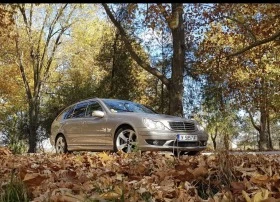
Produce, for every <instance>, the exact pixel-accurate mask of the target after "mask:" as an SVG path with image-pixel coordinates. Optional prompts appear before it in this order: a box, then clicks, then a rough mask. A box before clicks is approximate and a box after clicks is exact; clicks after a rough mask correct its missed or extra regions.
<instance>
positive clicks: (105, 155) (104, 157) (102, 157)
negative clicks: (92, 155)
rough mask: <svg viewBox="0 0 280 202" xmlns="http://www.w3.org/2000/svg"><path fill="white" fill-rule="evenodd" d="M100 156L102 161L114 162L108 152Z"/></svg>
mask: <svg viewBox="0 0 280 202" xmlns="http://www.w3.org/2000/svg"><path fill="white" fill-rule="evenodd" d="M97 155H98V156H99V158H100V159H101V161H103V162H104V161H109V160H112V157H110V156H109V155H108V154H107V153H106V152H102V153H99V154H97Z"/></svg>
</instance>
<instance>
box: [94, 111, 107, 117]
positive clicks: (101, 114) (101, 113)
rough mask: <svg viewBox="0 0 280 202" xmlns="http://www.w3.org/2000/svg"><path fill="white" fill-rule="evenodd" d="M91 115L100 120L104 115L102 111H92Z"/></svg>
mask: <svg viewBox="0 0 280 202" xmlns="http://www.w3.org/2000/svg"><path fill="white" fill-rule="evenodd" d="M91 115H92V116H95V117H100V118H102V117H104V115H105V113H104V112H103V111H99V110H97V111H93V112H92V114H91Z"/></svg>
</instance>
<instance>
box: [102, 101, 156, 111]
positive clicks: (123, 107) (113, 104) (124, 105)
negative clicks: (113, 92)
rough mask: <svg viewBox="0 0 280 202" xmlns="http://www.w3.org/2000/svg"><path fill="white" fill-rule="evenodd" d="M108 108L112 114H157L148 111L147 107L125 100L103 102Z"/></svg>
mask: <svg viewBox="0 0 280 202" xmlns="http://www.w3.org/2000/svg"><path fill="white" fill-rule="evenodd" d="M103 102H104V103H105V104H106V106H107V107H108V108H109V109H110V111H111V112H139V113H149V114H155V112H154V111H152V110H150V109H148V108H147V107H145V106H143V105H141V104H138V103H135V102H130V101H125V100H109V99H108V100H107V99H106V100H105V99H104V100H103Z"/></svg>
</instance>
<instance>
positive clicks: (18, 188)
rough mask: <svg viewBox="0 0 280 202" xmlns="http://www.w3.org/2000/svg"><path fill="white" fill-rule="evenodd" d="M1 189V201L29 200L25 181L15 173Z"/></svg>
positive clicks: (24, 201)
mask: <svg viewBox="0 0 280 202" xmlns="http://www.w3.org/2000/svg"><path fill="white" fill-rule="evenodd" d="M2 189H3V190H1V189H0V201H1V202H28V201H29V199H28V194H27V190H26V188H25V185H24V184H23V182H22V181H21V180H20V179H19V178H18V177H16V176H14V174H12V176H11V180H10V182H9V183H8V184H6V185H4V186H3V188H2Z"/></svg>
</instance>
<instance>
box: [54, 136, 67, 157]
mask: <svg viewBox="0 0 280 202" xmlns="http://www.w3.org/2000/svg"><path fill="white" fill-rule="evenodd" d="M55 151H56V153H57V154H65V153H67V151H68V150H67V142H66V139H65V137H64V136H63V135H59V136H58V137H57V138H56V141H55Z"/></svg>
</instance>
